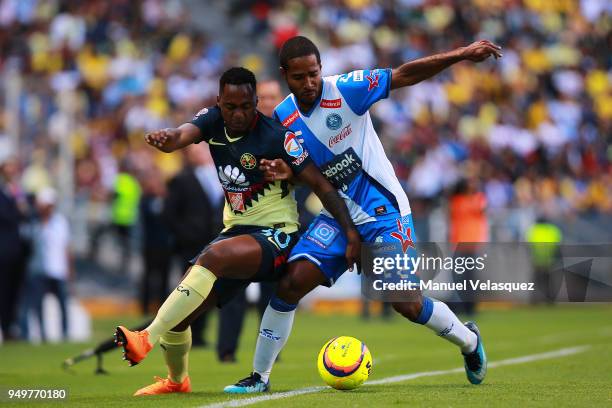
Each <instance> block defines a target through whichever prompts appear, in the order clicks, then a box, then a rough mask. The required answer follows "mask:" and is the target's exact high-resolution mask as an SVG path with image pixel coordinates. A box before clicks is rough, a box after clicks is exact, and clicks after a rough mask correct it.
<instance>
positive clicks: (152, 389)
mask: <svg viewBox="0 0 612 408" xmlns="http://www.w3.org/2000/svg"><path fill="white" fill-rule="evenodd" d="M153 378H154V379H155V382H154V383H153V384H151V385H147V386H146V387H143V388H141V389H139V390H138V391H136V392H135V393H134V396H140V395H159V394H170V393H173V392H191V380H189V376H187V377H185V379H184V380H183V382H182V383H175V382H173V381H172V380H171V379H169V378H161V377H157V376H155V377H153Z"/></svg>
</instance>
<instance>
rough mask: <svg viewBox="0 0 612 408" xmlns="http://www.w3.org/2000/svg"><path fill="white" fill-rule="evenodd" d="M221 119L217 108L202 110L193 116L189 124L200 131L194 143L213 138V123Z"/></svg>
mask: <svg viewBox="0 0 612 408" xmlns="http://www.w3.org/2000/svg"><path fill="white" fill-rule="evenodd" d="M220 119H221V112H220V110H219V108H218V107H216V106H214V107H210V108H203V109H201V110H200V111H199V112H198V113H196V114H195V116H194V117H193V119H192V120H191V122H190V123H191V124H192V125H195V126H196V127H197V128H198V129H200V137H199V138H198V139H197V140H196V141H195V142H194V143H200V142H201V141H205V142H206V143H208V141H209V140H210V139H211V138H212V137H213V134H212V129H213V125H214V123H215V122H217V121H218V120H220Z"/></svg>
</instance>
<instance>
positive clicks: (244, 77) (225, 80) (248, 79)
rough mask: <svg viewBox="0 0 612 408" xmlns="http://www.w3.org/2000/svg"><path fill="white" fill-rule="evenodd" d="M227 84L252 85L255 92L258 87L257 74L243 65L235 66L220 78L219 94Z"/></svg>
mask: <svg viewBox="0 0 612 408" xmlns="http://www.w3.org/2000/svg"><path fill="white" fill-rule="evenodd" d="M225 84H230V85H251V88H252V89H253V92H255V89H256V88H257V80H256V79H255V74H253V73H252V72H251V71H249V70H248V69H246V68H243V67H233V68H230V69H228V70H227V71H225V72H224V73H223V74H222V75H221V78H220V79H219V95H220V94H221V93H222V92H223V87H224V86H225Z"/></svg>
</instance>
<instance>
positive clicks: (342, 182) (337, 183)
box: [321, 132, 362, 191]
mask: <svg viewBox="0 0 612 408" xmlns="http://www.w3.org/2000/svg"><path fill="white" fill-rule="evenodd" d="M340 133H342V132H340ZM361 171H362V164H361V159H360V158H359V156H358V155H357V153H355V150H353V148H352V147H351V148H349V149H347V150H345V151H344V152H343V153H341V154H339V155H337V156H336V157H334V158H333V159H332V160H330V161H328V162H327V163H325V164H324V165H323V166H321V173H323V175H324V176H325V178H327V179H328V180H329V182H330V183H332V185H333V186H334V187H336V188H337V189H342V191H347V190H348V186H349V185H350V184H351V182H352V181H353V180H354V179H355V177H357V175H359V173H361Z"/></svg>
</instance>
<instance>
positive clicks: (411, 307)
mask: <svg viewBox="0 0 612 408" xmlns="http://www.w3.org/2000/svg"><path fill="white" fill-rule="evenodd" d="M393 309H395V311H396V312H397V313H399V314H401V315H402V316H404V317H405V318H406V319H408V320H410V321H413V322H415V321H417V319H418V318H419V316H420V315H421V310H422V309H423V304H422V302H420V301H415V302H393Z"/></svg>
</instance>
